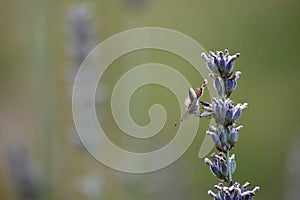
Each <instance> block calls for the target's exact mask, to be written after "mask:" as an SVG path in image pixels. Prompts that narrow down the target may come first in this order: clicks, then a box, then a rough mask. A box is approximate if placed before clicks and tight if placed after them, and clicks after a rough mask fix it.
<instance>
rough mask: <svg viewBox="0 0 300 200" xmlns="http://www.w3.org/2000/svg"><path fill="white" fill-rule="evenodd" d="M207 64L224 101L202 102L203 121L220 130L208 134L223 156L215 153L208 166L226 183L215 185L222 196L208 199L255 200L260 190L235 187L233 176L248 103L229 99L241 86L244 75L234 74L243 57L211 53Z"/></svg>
mask: <svg viewBox="0 0 300 200" xmlns="http://www.w3.org/2000/svg"><path fill="white" fill-rule="evenodd" d="M201 56H202V58H203V59H204V60H205V62H206V65H207V67H208V69H209V70H210V71H211V73H210V77H211V78H212V79H213V83H214V87H215V89H216V90H217V92H218V94H219V96H220V97H214V98H213V99H212V103H206V102H202V104H203V109H204V112H202V113H201V114H200V115H199V117H202V118H214V120H215V122H216V126H209V128H208V130H207V131H206V134H207V135H209V136H211V138H212V141H213V143H214V145H215V147H216V149H217V150H218V151H219V154H218V155H217V154H215V153H213V154H212V155H211V160H210V159H208V158H205V160H204V161H205V163H206V164H207V165H208V166H209V167H210V171H211V172H212V174H213V175H215V176H216V177H217V178H218V179H219V180H221V181H223V182H226V183H227V184H228V186H224V185H223V183H219V184H218V185H215V189H217V190H218V193H214V192H213V191H211V190H209V191H208V195H210V196H211V197H213V198H214V200H252V199H253V198H254V195H255V194H256V193H257V191H258V190H259V187H257V186H256V187H254V189H253V190H248V189H247V187H248V186H249V185H250V183H249V182H247V183H245V184H244V185H243V186H241V187H240V184H239V183H238V182H235V183H233V178H232V176H233V173H234V172H235V170H236V167H237V164H236V160H235V158H236V155H235V154H232V155H231V156H230V150H231V149H232V148H234V147H235V146H236V143H237V141H238V138H239V131H240V130H241V129H242V127H243V126H241V125H240V126H237V121H238V120H239V118H240V117H241V115H242V111H243V110H244V109H246V108H247V107H248V104H247V103H238V104H236V105H235V104H234V102H233V101H232V100H231V99H229V97H230V96H231V94H232V93H233V92H234V90H235V89H236V86H237V79H239V78H240V76H241V72H240V71H237V72H235V73H233V68H234V64H235V60H236V59H237V58H238V57H239V56H240V54H239V53H236V54H234V55H229V51H228V50H227V49H225V54H224V53H223V52H222V51H217V52H216V53H214V52H209V57H208V56H207V55H206V54H205V53H202V54H201Z"/></svg>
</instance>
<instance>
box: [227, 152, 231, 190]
mask: <svg viewBox="0 0 300 200" xmlns="http://www.w3.org/2000/svg"><path fill="white" fill-rule="evenodd" d="M229 157H230V154H229V150H227V151H226V162H227V167H228V183H229V186H232V172H231V166H230V161H229Z"/></svg>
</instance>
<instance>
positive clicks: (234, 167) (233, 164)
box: [229, 154, 236, 174]
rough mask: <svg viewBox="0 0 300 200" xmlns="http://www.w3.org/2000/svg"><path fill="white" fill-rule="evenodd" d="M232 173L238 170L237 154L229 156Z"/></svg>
mask: <svg viewBox="0 0 300 200" xmlns="http://www.w3.org/2000/svg"><path fill="white" fill-rule="evenodd" d="M229 163H230V169H231V173H232V174H233V173H234V172H235V170H236V162H235V154H232V156H231V157H230V158H229Z"/></svg>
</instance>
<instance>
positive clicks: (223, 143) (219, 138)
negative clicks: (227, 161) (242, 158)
mask: <svg viewBox="0 0 300 200" xmlns="http://www.w3.org/2000/svg"><path fill="white" fill-rule="evenodd" d="M242 128H243V126H238V127H232V128H230V127H226V128H225V129H221V128H217V127H214V126H209V128H208V131H206V134H207V135H210V136H211V137H212V141H213V142H214V144H215V146H216V148H217V149H218V150H219V151H220V152H226V151H228V150H230V149H232V148H233V147H234V146H235V144H236V142H237V140H238V137H239V134H238V131H240V130H241V129H242Z"/></svg>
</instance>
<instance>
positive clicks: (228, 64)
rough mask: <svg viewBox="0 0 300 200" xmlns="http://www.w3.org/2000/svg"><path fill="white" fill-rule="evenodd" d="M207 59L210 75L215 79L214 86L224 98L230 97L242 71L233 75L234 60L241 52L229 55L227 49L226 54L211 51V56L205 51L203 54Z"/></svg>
mask: <svg viewBox="0 0 300 200" xmlns="http://www.w3.org/2000/svg"><path fill="white" fill-rule="evenodd" d="M201 56H202V58H203V59H204V60H205V61H206V65H207V67H208V68H209V69H210V70H211V72H212V73H211V74H210V77H211V78H212V79H213V80H214V87H215V88H216V90H217V92H218V94H219V95H220V96H221V97H222V98H223V99H225V98H228V97H229V96H230V95H231V93H232V92H233V91H234V90H235V88H236V84H237V79H238V78H239V77H240V76H241V72H239V71H237V72H235V73H234V75H232V71H233V67H234V61H235V59H237V58H238V57H239V56H240V54H239V53H236V54H234V55H232V56H231V55H229V51H228V50H227V49H225V55H224V53H223V52H222V51H219V52H217V55H216V54H215V53H213V52H209V56H210V58H208V56H207V55H206V54H205V53H202V54H201Z"/></svg>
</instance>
